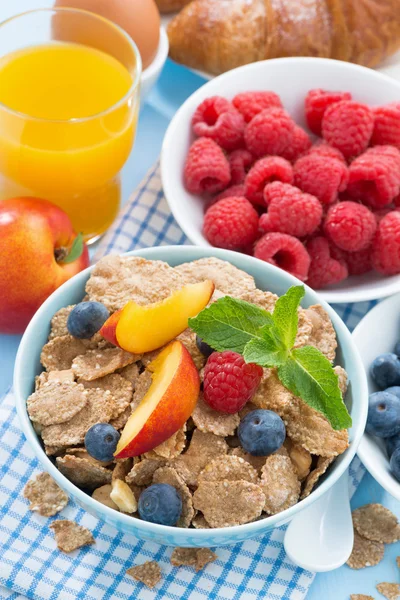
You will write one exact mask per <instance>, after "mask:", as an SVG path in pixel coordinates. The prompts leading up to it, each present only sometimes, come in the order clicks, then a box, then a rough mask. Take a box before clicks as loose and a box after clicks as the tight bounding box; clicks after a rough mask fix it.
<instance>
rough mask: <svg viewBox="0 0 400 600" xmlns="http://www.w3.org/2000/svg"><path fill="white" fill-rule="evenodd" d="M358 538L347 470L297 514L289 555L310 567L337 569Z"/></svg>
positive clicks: (287, 543) (287, 545) (288, 542)
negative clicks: (321, 494) (355, 534)
mask: <svg viewBox="0 0 400 600" xmlns="http://www.w3.org/2000/svg"><path fill="white" fill-rule="evenodd" d="M353 541H354V533H353V524H352V518H351V509H350V498H349V483H348V474H347V471H346V473H344V474H343V475H342V477H341V478H340V479H339V481H338V482H337V483H336V484H335V485H334V486H333V487H332V488H331V489H330V490H329V491H328V492H327V493H326V494H324V495H323V496H322V497H321V498H319V499H318V500H317V501H316V502H314V503H313V504H311V506H309V507H308V508H306V509H305V510H303V511H302V512H301V513H299V514H298V515H296V516H295V517H294V519H292V521H291V522H290V523H289V526H288V528H287V531H286V534H285V541H284V545H285V550H286V554H287V555H288V557H289V558H290V559H291V560H292V561H293V562H294V563H295V564H296V565H299V567H302V568H303V569H307V570H308V571H314V572H323V571H333V570H334V569H337V568H339V567H341V566H342V565H343V564H344V563H345V562H346V561H347V559H348V558H349V556H350V554H351V551H352V548H353Z"/></svg>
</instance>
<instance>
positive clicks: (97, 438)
mask: <svg viewBox="0 0 400 600" xmlns="http://www.w3.org/2000/svg"><path fill="white" fill-rule="evenodd" d="M120 437H121V436H120V434H119V433H118V431H117V430H116V429H115V428H114V427H113V426H112V425H110V424H109V423H96V425H92V427H91V428H90V429H88V430H87V432H86V435H85V448H86V450H87V451H88V453H89V454H90V456H92V457H93V458H95V459H96V460H101V461H102V462H106V461H109V460H112V459H113V458H114V452H115V450H116V449H117V444H118V440H119V438H120Z"/></svg>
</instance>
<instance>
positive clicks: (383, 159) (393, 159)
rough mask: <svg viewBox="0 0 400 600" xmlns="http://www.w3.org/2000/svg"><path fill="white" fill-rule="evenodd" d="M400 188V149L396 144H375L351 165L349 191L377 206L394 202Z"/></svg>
mask: <svg viewBox="0 0 400 600" xmlns="http://www.w3.org/2000/svg"><path fill="white" fill-rule="evenodd" d="M399 191H400V152H399V151H398V150H397V149H396V148H394V147H393V146H374V147H373V148H369V149H368V150H367V151H366V152H364V154H362V155H361V156H359V157H358V158H356V159H355V160H354V161H353V162H352V163H351V165H350V167H349V184H348V187H347V192H348V193H349V195H350V196H352V197H353V198H355V199H357V200H361V201H362V202H364V203H365V204H368V205H369V206H372V207H373V208H382V207H383V206H386V205H388V204H390V203H391V202H392V201H393V200H394V199H395V198H396V196H397V195H398V193H399Z"/></svg>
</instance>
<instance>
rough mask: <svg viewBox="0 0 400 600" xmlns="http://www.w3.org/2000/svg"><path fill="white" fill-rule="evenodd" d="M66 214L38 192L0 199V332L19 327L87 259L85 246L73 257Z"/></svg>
mask: <svg viewBox="0 0 400 600" xmlns="http://www.w3.org/2000/svg"><path fill="white" fill-rule="evenodd" d="M75 238H76V233H75V232H74V230H73V228H72V224H71V221H70V219H69V217H68V215H67V214H66V213H65V212H64V211H62V210H61V209H60V208H58V207H57V206H55V205H54V204H51V203H50V202H47V201H46V200H40V199H38V198H10V199H8V200H4V201H2V202H0V332H1V333H22V332H23V331H24V329H25V327H26V326H27V324H28V323H29V321H30V319H31V318H32V316H33V314H34V313H35V312H36V310H37V309H38V308H39V306H40V305H41V304H42V302H44V300H46V298H47V297H48V296H50V294H51V293H52V292H54V290H55V289H57V288H58V287H59V286H60V285H61V284H62V283H64V282H65V281H67V279H69V278H70V277H72V276H73V275H75V274H76V273H78V272H79V271H82V269H85V268H86V267H87V266H88V265H89V255H88V251H87V248H86V246H84V247H83V251H82V253H81V255H80V256H79V257H78V258H76V260H74V261H73V262H63V261H64V260H68V252H69V250H70V249H71V246H72V243H73V241H74V239H75Z"/></svg>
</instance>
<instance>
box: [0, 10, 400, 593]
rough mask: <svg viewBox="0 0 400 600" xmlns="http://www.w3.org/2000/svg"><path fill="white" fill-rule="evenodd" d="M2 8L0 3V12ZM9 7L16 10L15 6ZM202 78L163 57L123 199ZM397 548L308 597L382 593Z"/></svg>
mask: <svg viewBox="0 0 400 600" xmlns="http://www.w3.org/2000/svg"><path fill="white" fill-rule="evenodd" d="M25 2H26V0H25ZM3 12H4V10H3V7H2V8H1V10H0V13H3ZM12 12H13V13H15V7H14V10H13V11H12ZM0 16H1V17H3V16H4V15H3V14H0ZM7 16H8V15H7ZM203 83H204V80H203V79H202V78H201V77H199V76H197V75H195V74H193V73H191V72H190V71H188V70H187V69H185V68H183V67H180V66H177V65H175V64H173V63H172V62H170V61H168V62H167V64H166V66H165V68H164V71H163V73H162V75H161V77H160V79H159V81H158V83H157V85H156V86H155V88H154V89H153V90H152V92H151V94H150V96H149V98H148V101H147V102H146V104H145V105H144V106H143V108H142V111H141V115H140V120H139V126H138V131H137V137H136V142H135V147H134V149H133V151H132V154H131V156H130V158H129V161H128V162H127V164H126V165H125V167H124V170H123V178H122V181H123V202H126V201H127V200H128V197H129V195H130V193H131V192H132V191H133V190H134V189H135V187H136V186H137V184H138V183H139V182H140V181H141V179H142V177H143V176H144V175H145V173H146V171H147V170H148V169H149V168H150V167H151V166H152V165H153V164H154V162H155V161H156V160H157V158H158V156H159V153H160V148H161V143H162V139H163V136H164V133H165V131H166V128H167V126H168V123H169V121H170V119H171V118H172V117H173V115H174V113H175V112H176V110H177V109H178V108H179V106H180V105H181V104H182V102H183V101H184V100H185V99H186V98H187V97H188V96H189V95H190V94H191V93H192V92H194V91H195V90H196V89H197V88H198V87H199V86H201V85H202V84H203ZM20 339H21V336H18V335H15V336H13V335H0V395H2V394H3V393H4V392H5V391H6V390H7V389H8V388H9V386H10V385H11V383H12V376H13V367H14V361H15V355H16V352H17V349H18V344H19V342H20ZM369 502H381V503H383V504H385V506H387V507H388V508H391V509H392V510H394V511H395V512H396V513H397V514H398V515H399V516H400V507H399V503H398V502H396V501H395V500H394V499H393V498H391V497H390V496H389V495H388V494H387V493H386V492H385V491H384V490H383V489H382V488H381V487H380V486H379V484H378V483H377V482H375V481H374V480H373V478H372V477H371V476H370V475H369V474H367V475H366V476H365V478H364V480H363V482H362V484H361V485H360V487H359V489H358V490H357V492H356V494H355V496H354V498H353V501H352V505H353V507H357V506H361V505H363V504H366V503H369ZM397 554H400V548H399V547H398V544H393V545H391V546H387V547H386V553H385V558H384V560H383V561H382V563H381V564H380V565H377V566H376V567H372V568H368V569H363V570H361V571H353V570H351V569H349V568H348V567H346V566H344V567H342V568H340V569H337V570H336V571H333V572H331V573H322V574H318V575H317V576H316V578H315V581H314V583H313V585H312V587H311V590H310V592H309V594H308V597H307V600H348V599H349V597H350V594H369V595H371V596H373V597H374V598H382V596H380V594H379V593H378V592H377V591H376V589H375V586H376V584H377V583H379V582H382V581H388V582H397V581H399V571H398V568H397V567H396V562H395V559H396V556H397Z"/></svg>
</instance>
